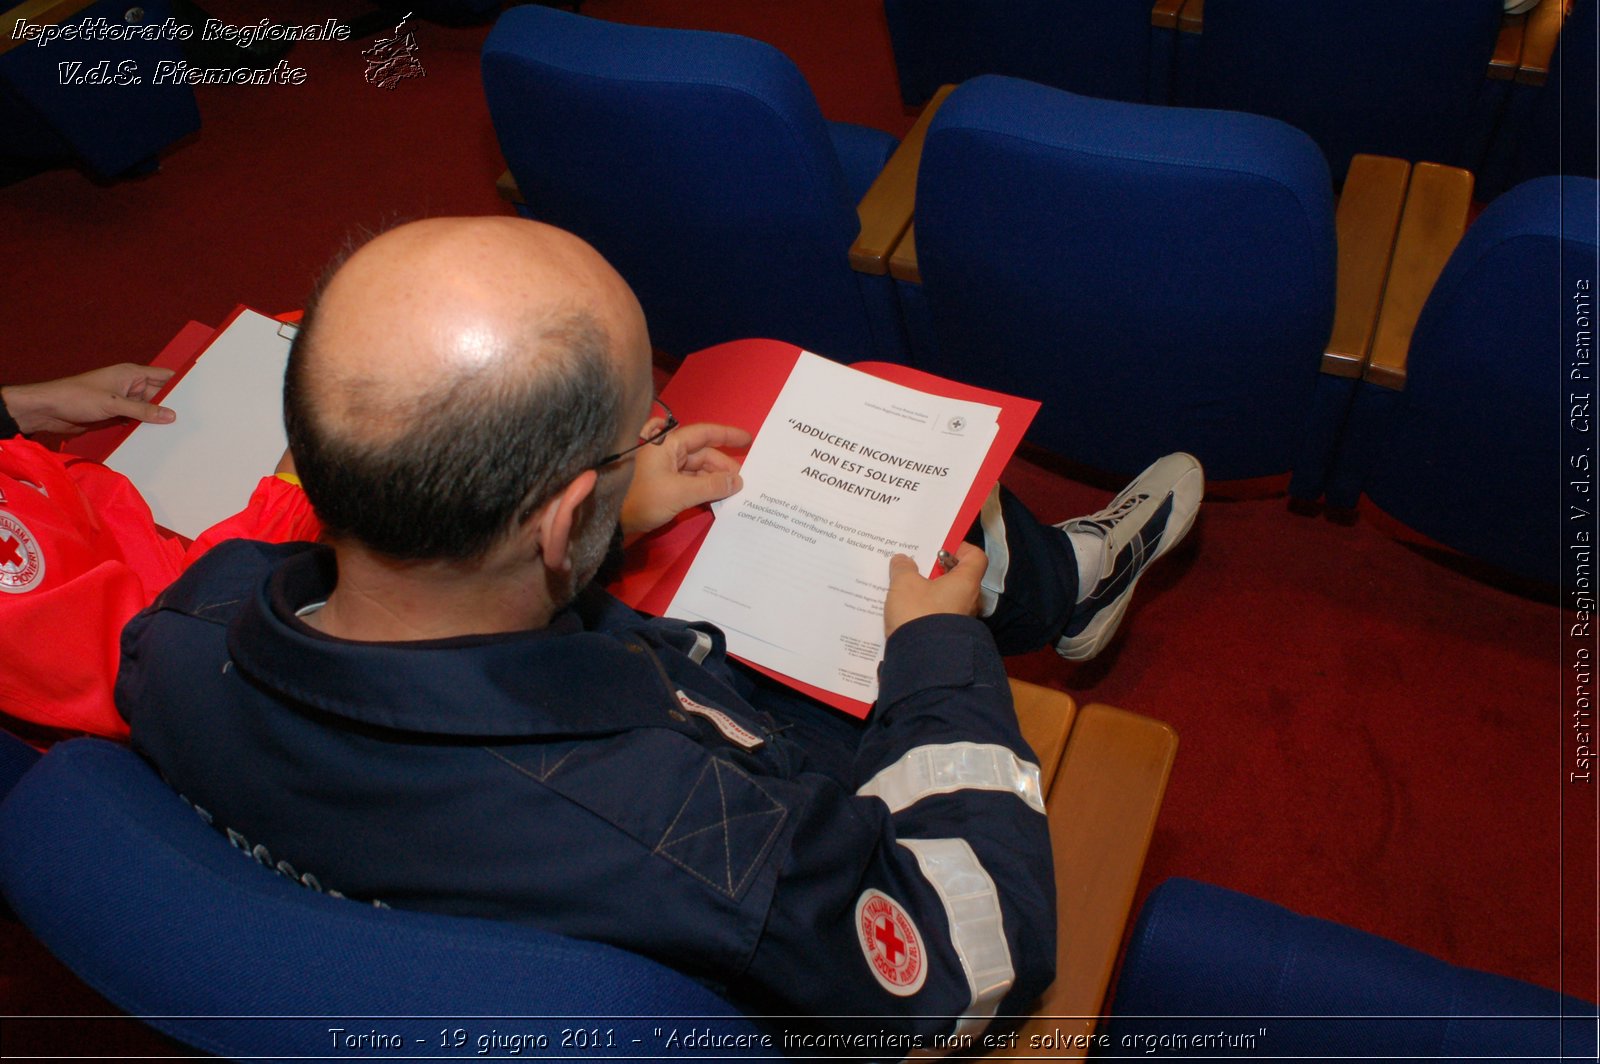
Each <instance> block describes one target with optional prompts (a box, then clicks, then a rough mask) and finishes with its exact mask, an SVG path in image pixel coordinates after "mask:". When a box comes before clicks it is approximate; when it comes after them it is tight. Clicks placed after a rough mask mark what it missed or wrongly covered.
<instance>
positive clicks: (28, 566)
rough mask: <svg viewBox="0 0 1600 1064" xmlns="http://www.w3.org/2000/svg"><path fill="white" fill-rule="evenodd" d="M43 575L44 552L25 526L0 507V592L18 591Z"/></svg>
mask: <svg viewBox="0 0 1600 1064" xmlns="http://www.w3.org/2000/svg"><path fill="white" fill-rule="evenodd" d="M43 579H44V553H43V552H42V551H40V550H39V541H38V540H36V539H34V538H33V533H32V532H29V531H28V526H27V525H25V524H23V523H22V522H21V521H19V520H17V519H16V518H15V517H13V516H12V515H11V514H9V513H6V512H5V511H3V510H0V592H5V593H7V594H11V595H20V594H21V593H22V592H24V591H32V590H33V589H34V588H36V587H38V586H39V582H40V581H41V580H43Z"/></svg>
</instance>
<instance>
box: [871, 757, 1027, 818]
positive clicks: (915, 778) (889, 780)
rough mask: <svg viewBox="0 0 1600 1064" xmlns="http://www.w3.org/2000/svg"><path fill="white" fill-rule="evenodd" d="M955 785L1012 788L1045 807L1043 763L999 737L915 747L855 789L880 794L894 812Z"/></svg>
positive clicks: (961, 788) (960, 788)
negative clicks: (999, 740)
mask: <svg viewBox="0 0 1600 1064" xmlns="http://www.w3.org/2000/svg"><path fill="white" fill-rule="evenodd" d="M954 791H1010V792H1011V793H1012V794H1015V795H1016V796H1017V797H1018V798H1021V799H1022V800H1023V801H1024V802H1026V803H1027V804H1028V808H1030V809H1032V810H1033V811H1034V812H1036V813H1043V812H1044V791H1043V789H1042V788H1041V786H1040V782H1039V766H1038V765H1035V764H1034V763H1033V762H1031V761H1024V760H1022V759H1021V758H1020V757H1018V756H1017V755H1016V754H1014V753H1012V752H1011V751H1010V750H1008V749H1006V748H1005V747H1003V746H999V745H996V744H994V743H944V744H941V745H936V746H935V745H930V746H918V747H914V748H913V749H911V750H909V751H907V752H906V753H905V755H904V756H902V757H901V758H900V760H898V761H896V762H895V763H894V764H892V765H888V766H886V767H884V768H883V769H881V770H880V771H879V772H878V774H877V775H876V776H873V777H872V778H871V779H870V780H868V781H867V782H866V784H865V785H863V786H862V788H861V789H860V790H858V791H857V792H856V793H857V794H858V795H861V796H862V797H863V798H881V799H883V801H884V803H885V804H887V805H888V806H889V812H891V813H898V812H900V811H901V810H902V809H906V808H909V807H910V806H912V805H915V804H916V803H917V802H918V801H920V800H921V799H923V798H926V797H927V796H928V795H930V794H950V793H952V792H954Z"/></svg>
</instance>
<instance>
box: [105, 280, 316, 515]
mask: <svg viewBox="0 0 1600 1064" xmlns="http://www.w3.org/2000/svg"><path fill="white" fill-rule="evenodd" d="M280 325H282V323H281V322H278V321H275V320H274V319H272V318H269V317H267V316H266V315H264V314H257V313H256V312H255V311H250V310H247V311H243V312H241V313H240V315H239V316H238V317H237V318H235V319H234V321H233V324H231V325H229V326H228V328H227V329H226V330H225V331H224V332H223V333H222V334H221V335H220V336H218V337H217V338H216V339H214V340H213V341H212V342H211V345H210V346H209V347H207V348H206V350H205V352H204V353H203V354H202V355H201V356H200V358H199V360H198V361H196V362H195V364H194V365H193V366H191V367H190V368H189V372H188V373H186V374H184V376H183V379H182V380H180V381H179V382H178V383H177V385H176V386H175V387H174V388H173V389H172V391H171V392H169V393H168V394H167V396H166V397H165V398H163V399H162V400H161V404H162V405H163V406H168V407H171V408H172V409H173V410H174V411H175V412H176V413H177V415H178V419H177V421H175V422H173V423H172V424H170V425H140V426H139V427H138V428H136V429H134V431H133V433H132V434H131V435H130V436H129V437H128V438H127V439H126V440H124V441H123V442H122V444H121V446H119V447H118V448H117V449H116V450H115V451H113V452H111V456H110V457H109V458H107V459H106V463H105V464H106V465H108V466H110V467H111V468H112V469H115V470H116V471H117V472H119V473H121V474H122V475H123V476H125V477H127V478H128V479H129V480H131V481H133V484H134V486H135V487H137V488H138V489H139V492H140V494H142V495H143V496H144V497H145V501H147V502H148V503H149V504H150V510H151V512H152V513H153V514H154V515H155V519H156V522H157V523H158V524H160V525H163V526H164V527H166V528H170V529H171V530H172V531H174V532H180V533H182V534H183V535H185V536H189V537H190V538H193V537H194V536H197V535H199V534H200V533H201V532H204V531H205V530H206V529H207V528H209V527H211V526H212V525H214V524H216V523H217V522H218V521H221V520H222V519H223V518H225V517H230V516H232V515H233V514H236V513H238V512H239V511H240V510H242V509H244V504H245V503H246V502H247V501H248V500H249V498H250V493H251V491H253V490H254V489H255V486H256V483H257V482H258V481H259V480H260V479H261V478H262V477H264V476H266V475H268V474H269V473H271V472H272V470H273V469H274V468H275V467H276V466H277V464H278V459H280V458H282V457H283V450H284V447H285V446H286V441H285V437H284V432H283V370H284V366H285V365H286V364H287V363H288V360H289V340H288V338H287V335H292V327H285V328H284V329H283V330H282V331H283V332H284V333H285V334H287V335H286V336H280V335H279V326H280Z"/></svg>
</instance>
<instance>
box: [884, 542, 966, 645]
mask: <svg viewBox="0 0 1600 1064" xmlns="http://www.w3.org/2000/svg"><path fill="white" fill-rule="evenodd" d="M988 567H989V559H988V557H987V556H985V555H984V553H983V551H982V550H981V549H980V548H978V547H974V546H973V545H972V544H970V543H963V544H961V546H959V547H957V548H956V567H955V568H954V569H951V570H949V571H948V572H946V573H945V574H944V575H943V576H941V577H938V578H936V579H933V580H929V579H928V578H927V577H925V576H923V575H922V574H921V573H919V572H917V563H916V562H914V561H912V560H911V559H910V558H909V557H907V556H906V555H904V554H896V555H895V556H894V557H893V558H890V559H889V594H888V595H887V596H886V597H885V598H884V600H883V634H884V638H888V637H889V636H891V635H894V631H895V629H896V628H899V627H900V626H901V625H902V624H905V623H906V622H907V621H914V620H916V619H917V618H918V617H927V616H929V615H930V614H934V613H958V614H961V615H962V616H964V617H973V616H976V615H977V612H978V590H979V588H980V587H981V586H982V584H983V573H984V570H985V569H987V568H988Z"/></svg>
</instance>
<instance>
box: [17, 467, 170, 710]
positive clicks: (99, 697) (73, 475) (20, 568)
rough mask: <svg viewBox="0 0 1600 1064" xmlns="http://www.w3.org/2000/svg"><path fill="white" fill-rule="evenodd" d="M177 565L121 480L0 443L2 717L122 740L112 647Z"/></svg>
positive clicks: (164, 540) (139, 501)
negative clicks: (113, 693)
mask: <svg viewBox="0 0 1600 1064" xmlns="http://www.w3.org/2000/svg"><path fill="white" fill-rule="evenodd" d="M182 560H183V545H182V543H181V542H180V541H178V540H177V539H175V538H173V537H171V536H169V535H167V534H166V533H164V532H162V531H161V529H159V528H157V527H156V524H155V521H154V519H153V518H152V517H151V516H150V508H149V507H148V506H146V505H145V503H144V500H143V499H142V498H140V496H139V493H138V492H137V491H135V490H134V488H133V485H131V484H130V483H128V481H127V479H126V478H124V477H122V476H120V475H119V474H117V473H113V472H112V471H111V470H109V469H106V468H105V467H104V466H101V465H98V464H96V463H93V462H85V461H82V460H79V459H74V458H71V457H70V456H66V455H61V454H56V453H55V452H52V451H47V450H45V449H44V448H43V447H40V446H38V445H37V444H34V443H31V442H29V441H26V440H6V441H3V442H0V711H3V712H4V713H6V714H9V715H10V716H13V717H18V718H21V719H23V720H26V721H30V722H32V723H35V724H40V725H44V726H46V727H49V728H61V729H66V730H69V731H82V732H88V733H90V734H94V735H105V736H110V737H113V738H122V737H125V736H126V735H127V727H126V725H125V724H124V723H123V721H122V718H121V717H120V716H119V715H118V714H117V712H116V709H115V707H114V706H113V705H112V701H111V689H112V685H113V683H114V682H115V680H116V675H117V657H118V648H117V644H118V639H119V637H120V635H121V633H122V627H123V625H125V624H126V623H127V622H128V620H129V618H131V617H132V616H133V615H134V614H135V613H137V612H138V611H139V610H141V609H143V608H144V607H145V606H147V605H148V604H149V603H150V602H151V601H152V600H153V599H154V598H155V596H156V595H157V594H159V593H160V592H161V590H162V589H163V588H165V587H166V586H167V585H168V584H169V583H171V582H172V581H173V580H174V579H176V578H177V575H178V573H179V572H180V571H181V565H182Z"/></svg>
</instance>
